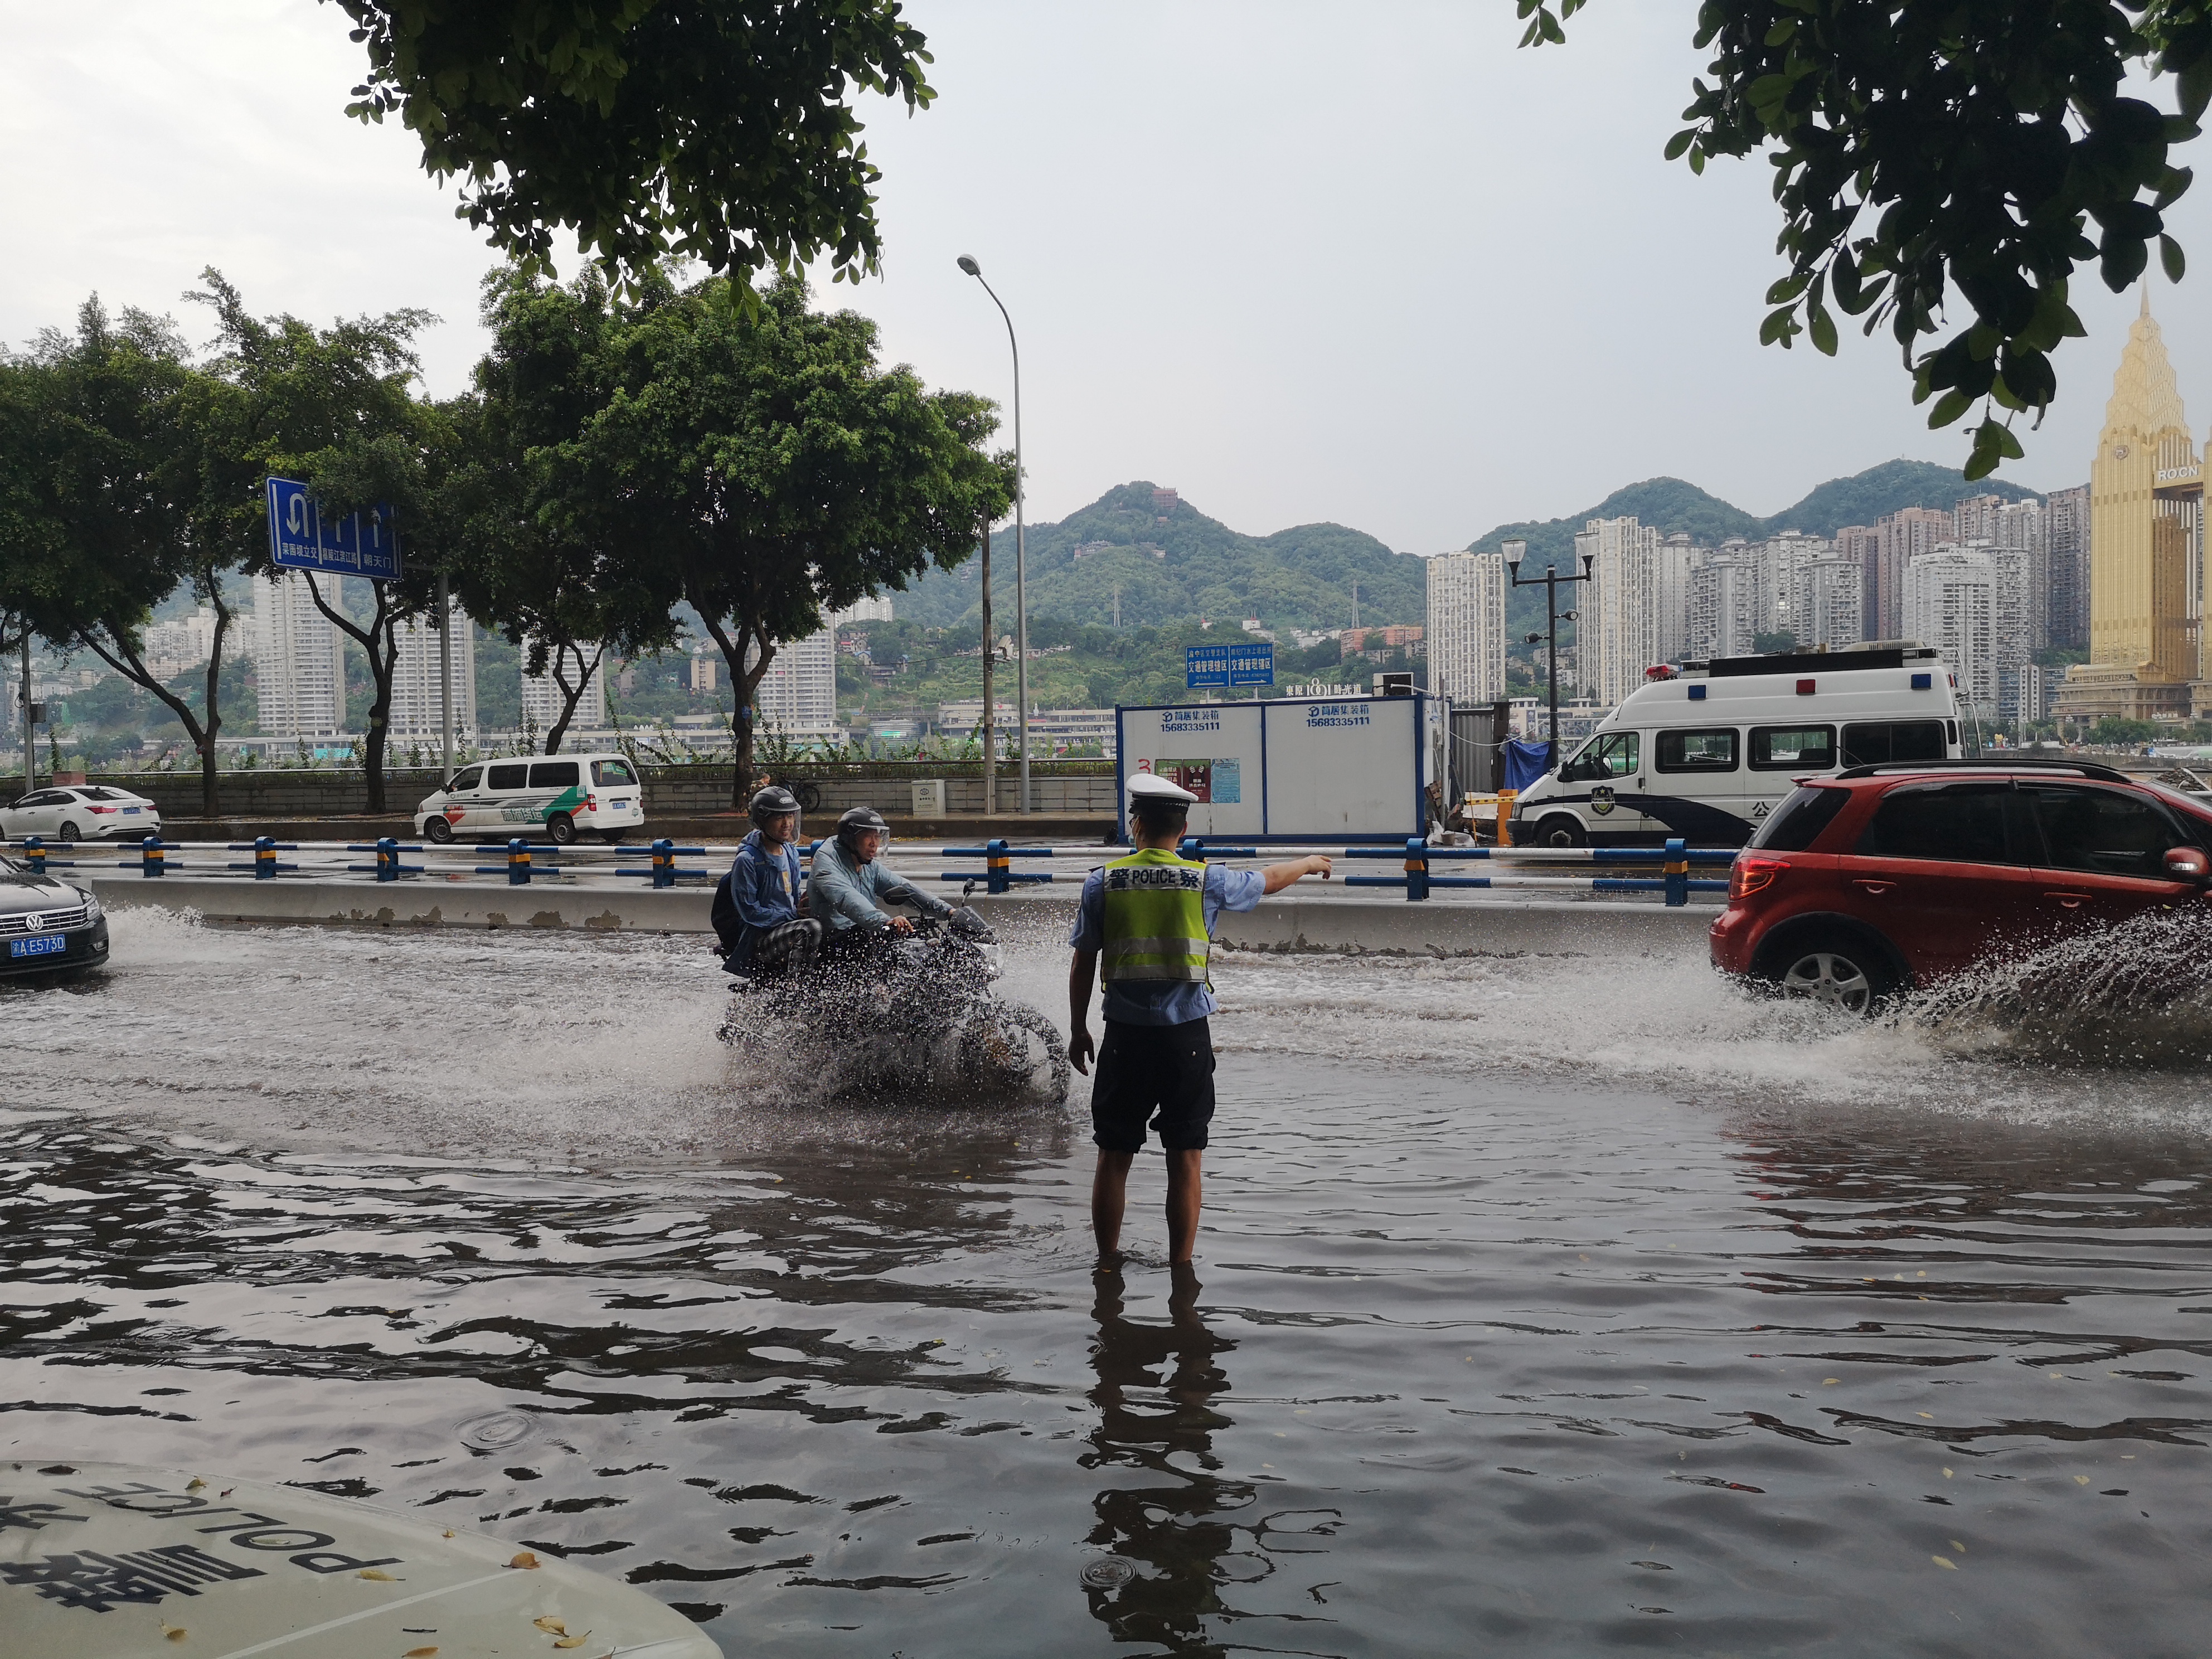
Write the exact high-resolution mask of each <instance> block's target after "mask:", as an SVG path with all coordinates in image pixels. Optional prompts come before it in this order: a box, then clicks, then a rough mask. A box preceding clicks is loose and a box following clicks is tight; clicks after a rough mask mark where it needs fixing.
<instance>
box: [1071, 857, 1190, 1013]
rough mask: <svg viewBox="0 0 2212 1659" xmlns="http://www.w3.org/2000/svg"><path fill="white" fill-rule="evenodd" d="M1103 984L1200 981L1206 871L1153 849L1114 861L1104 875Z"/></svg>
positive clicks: (1101, 972)
mask: <svg viewBox="0 0 2212 1659" xmlns="http://www.w3.org/2000/svg"><path fill="white" fill-rule="evenodd" d="M1104 883H1105V899H1106V942H1105V943H1104V945H1102V946H1100V948H1099V952H1098V955H1099V973H1100V975H1101V976H1102V977H1103V978H1104V979H1107V980H1109V981H1113V980H1130V979H1165V980H1195V981H1204V980H1205V978H1206V957H1207V955H1208V953H1209V952H1210V951H1212V940H1210V939H1207V937H1206V866H1204V865H1203V864H1194V863H1193V862H1191V861H1190V860H1188V859H1182V858H1177V857H1176V855H1175V854H1173V853H1170V852H1165V851H1163V850H1161V849H1160V848H1150V847H1148V848H1144V849H1143V850H1141V851H1139V852H1135V853H1132V854H1130V855H1129V856H1128V857H1127V858H1125V859H1115V860H1114V861H1113V862H1112V863H1111V864H1109V865H1108V866H1106V869H1105V873H1104Z"/></svg>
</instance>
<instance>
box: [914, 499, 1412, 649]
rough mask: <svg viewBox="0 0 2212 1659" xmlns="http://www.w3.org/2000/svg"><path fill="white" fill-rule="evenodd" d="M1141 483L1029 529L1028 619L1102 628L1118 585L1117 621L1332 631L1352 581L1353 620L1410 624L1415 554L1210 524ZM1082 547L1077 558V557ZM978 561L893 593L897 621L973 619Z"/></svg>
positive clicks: (1315, 533)
mask: <svg viewBox="0 0 2212 1659" xmlns="http://www.w3.org/2000/svg"><path fill="white" fill-rule="evenodd" d="M1152 488H1153V487H1152V485H1151V484H1150V483H1143V482H1139V483H1127V484H1123V485H1121V486H1120V487H1119V488H1118V489H1109V490H1108V491H1107V492H1106V493H1105V494H1104V495H1101V496H1100V497H1099V498H1098V499H1097V501H1093V502H1092V503H1091V505H1090V506H1089V507H1084V508H1083V509H1081V510H1080V511H1079V512H1076V513H1070V514H1068V516H1067V517H1066V518H1065V519H1062V520H1060V522H1059V523H1057V524H1033V525H1031V526H1030V527H1029V589H1030V592H1029V600H1030V615H1031V616H1032V617H1039V616H1052V617H1065V618H1066V620H1068V621H1070V622H1073V623H1098V624H1102V625H1105V624H1110V623H1112V622H1113V620H1114V590H1115V587H1116V586H1119V587H1120V588H1121V625H1122V626H1123V627H1125V628H1134V627H1139V626H1142V625H1145V624H1153V625H1157V624H1158V623H1167V622H1174V621H1176V620H1179V619H1181V618H1184V617H1208V618H1211V619H1213V620H1217V621H1219V620H1225V621H1227V622H1229V623H1231V624H1232V625H1233V624H1234V623H1237V622H1238V621H1240V620H1242V619H1243V618H1244V617H1260V618H1261V619H1262V620H1263V621H1265V622H1266V623H1267V625H1268V626H1269V627H1270V628H1342V627H1344V626H1346V624H1348V623H1350V622H1351V621H1352V584H1353V583H1355V582H1357V583H1358V586H1359V620H1360V621H1361V622H1363V623H1418V622H1419V621H1420V620H1421V618H1422V616H1423V614H1424V612H1425V610H1426V607H1427V603H1428V600H1427V588H1426V581H1427V577H1426V575H1425V568H1424V566H1423V564H1422V562H1421V561H1420V560H1419V559H1417V558H1415V557H1413V556H1412V555H1411V554H1406V553H1393V552H1392V551H1391V550H1389V548H1387V547H1385V546H1384V545H1383V544H1382V543H1381V542H1378V541H1376V539H1375V538H1374V537H1372V536H1369V535H1364V534H1362V533H1361V532H1358V531H1357V530H1347V529H1346V528H1345V527H1344V526H1342V525H1339V524H1307V525H1299V526H1295V527H1294V528H1292V529H1289V530H1279V531H1277V532H1275V533H1274V534H1273V535H1272V536H1248V535H1245V534H1243V532H1239V531H1235V530H1231V528H1230V527H1229V526H1227V525H1225V524H1223V523H1222V522H1221V521H1220V520H1218V519H1209V518H1207V517H1206V514H1205V513H1201V512H1200V511H1199V510H1198V509H1197V508H1196V507H1193V506H1192V505H1191V504H1190V503H1189V502H1188V501H1174V502H1170V503H1168V504H1166V505H1164V506H1156V505H1155V503H1154V501H1153V499H1152ZM1079 548H1081V549H1083V550H1084V551H1083V556H1082V557H1081V558H1078V557H1077V556H1076V550H1078V549H1079ZM979 570H980V565H979V563H978V562H977V561H976V560H975V559H973V558H970V559H969V561H968V562H966V563H964V564H963V565H962V566H961V567H960V568H958V569H957V570H955V571H952V572H950V573H949V574H948V573H946V572H944V571H937V570H933V571H931V572H930V573H929V574H927V576H925V577H924V578H923V579H922V580H921V581H920V582H918V583H917V584H915V587H914V588H913V589H912V590H911V591H910V592H905V593H900V594H896V595H894V596H893V601H892V602H893V605H894V606H895V608H896V611H897V613H898V615H899V616H901V617H906V618H908V619H910V620H912V621H915V622H918V623H922V624H924V625H925V626H928V627H937V628H942V627H948V626H950V625H951V624H953V623H962V622H970V623H972V622H975V621H976V620H977V618H976V617H975V611H976V609H977V599H978V595H979V593H980V592H981V582H980V578H979V574H978V573H979ZM991 599H992V604H993V606H994V611H996V617H994V621H995V620H997V619H998V618H1000V617H1003V618H1004V619H1005V627H1006V631H1008V632H1011V631H1012V623H1013V614H1014V532H1013V531H1012V528H1011V527H1009V528H1007V529H1004V530H1001V531H1000V532H999V533H998V536H997V538H996V539H995V540H994V542H993V543H992V549H991Z"/></svg>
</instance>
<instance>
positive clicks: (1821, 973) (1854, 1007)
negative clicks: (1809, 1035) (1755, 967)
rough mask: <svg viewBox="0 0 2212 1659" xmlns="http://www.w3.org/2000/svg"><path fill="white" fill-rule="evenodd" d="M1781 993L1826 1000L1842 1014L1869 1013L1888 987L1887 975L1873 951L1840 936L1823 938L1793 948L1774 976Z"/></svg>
mask: <svg viewBox="0 0 2212 1659" xmlns="http://www.w3.org/2000/svg"><path fill="white" fill-rule="evenodd" d="M1775 983H1776V984H1777V985H1778V986H1780V987H1781V988H1782V994H1783V995H1784V996H1790V997H1802V998H1804V999H1805V1000H1808V1001H1811V1002H1825V1003H1827V1004H1829V1005H1830V1006H1833V1007H1838V1008H1841V1009H1842V1010H1843V1011H1844V1012H1845V1013H1850V1014H1863V1013H1868V1012H1871V1011H1872V1010H1873V1008H1874V1006H1875V1004H1876V1003H1877V1002H1879V1001H1881V998H1882V995H1883V994H1884V993H1886V992H1887V990H1888V989H1889V975H1887V973H1885V972H1884V971H1883V970H1882V968H1881V963H1880V962H1879V961H1878V960H1877V959H1876V958H1875V955H1874V953H1873V952H1872V951H1869V950H1867V949H1866V948H1865V947H1864V946H1863V945H1858V944H1856V943H1852V942H1850V941H1846V940H1843V939H1822V940H1820V941H1819V942H1817V943H1816V944H1815V945H1813V946H1812V947H1811V948H1809V949H1805V948H1801V949H1799V950H1796V951H1791V952H1790V955H1789V957H1787V958H1786V965H1784V967H1783V968H1782V970H1781V971H1780V972H1779V973H1778V974H1777V975H1775Z"/></svg>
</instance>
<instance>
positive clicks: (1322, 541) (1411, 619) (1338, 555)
mask: <svg viewBox="0 0 2212 1659" xmlns="http://www.w3.org/2000/svg"><path fill="white" fill-rule="evenodd" d="M1152 489H1153V487H1152V485H1151V484H1150V483H1144V482H1142V481H1139V482H1138V483H1127V484H1122V485H1121V486H1120V487H1118V488H1116V489H1109V490H1108V491H1107V492H1106V493H1105V494H1104V495H1101V496H1100V497H1099V498H1098V499H1097V501H1093V502H1092V503H1091V505H1090V506H1089V507H1084V508H1082V509H1081V510H1080V511H1079V512H1075V513H1070V514H1069V515H1068V516H1067V517H1066V518H1065V519H1062V520H1060V522H1059V523H1057V524H1033V525H1031V526H1030V528H1029V567H1030V570H1029V581H1030V616H1032V617H1062V618H1064V619H1066V621H1069V622H1073V623H1097V624H1100V625H1102V626H1103V625H1109V624H1111V623H1112V622H1113V620H1114V590H1115V587H1116V586H1119V587H1120V589H1121V625H1122V626H1123V627H1125V628H1136V627H1142V626H1146V625H1154V626H1157V625H1158V624H1160V623H1170V622H1177V621H1182V620H1185V619H1188V618H1195V617H1207V618H1210V619H1212V620H1214V621H1226V622H1230V623H1236V622H1238V621H1240V620H1242V619H1243V618H1244V617H1259V618H1260V619H1261V621H1263V622H1264V623H1267V626H1268V627H1270V628H1277V629H1280V628H1342V627H1344V626H1346V624H1348V623H1350V622H1351V621H1352V585H1353V584H1354V583H1355V582H1356V583H1358V588H1359V620H1360V621H1361V622H1363V623H1418V622H1420V621H1421V620H1422V619H1423V617H1424V615H1425V611H1426V609H1427V592H1426V577H1425V571H1424V567H1423V562H1422V561H1421V560H1419V559H1418V558H1416V557H1414V556H1413V555H1411V554H1407V553H1394V552H1392V551H1391V550H1389V548H1388V547H1385V546H1384V545H1383V544H1382V543H1381V542H1378V541H1376V539H1375V538H1374V537H1372V536H1370V535H1366V534H1364V532H1360V531H1357V530H1351V529H1347V528H1346V527H1345V526H1343V525H1340V524H1307V525H1299V526H1295V527H1294V528H1292V529H1289V530H1279V531H1277V532H1275V533H1274V534H1273V535H1272V536H1249V535H1246V534H1244V533H1243V532H1241V531H1236V530H1231V528H1230V527H1229V526H1227V525H1225V524H1223V523H1222V522H1221V521H1220V520H1218V519H1209V518H1207V517H1206V514H1205V513H1201V512H1200V511H1199V510H1198V509H1197V508H1196V507H1193V506H1192V505H1191V504H1190V503H1189V502H1188V501H1172V502H1169V503H1167V504H1166V505H1165V506H1164V507H1162V506H1160V505H1158V504H1156V503H1155V502H1154V501H1153V499H1152ZM2033 493H2034V492H2033V491H2032V490H2027V489H2021V487H2020V486H2019V485H2018V484H2015V483H2006V482H2005V481H2004V480H2002V479H1998V478H1989V479H1984V480H1982V481H1980V482H1978V483H1967V482H1966V479H1965V478H1964V477H1962V476H1961V475H1960V473H1959V472H1958V471H1956V470H1955V469H1954V468H1951V467H1946V466H1936V465H1932V464H1931V463H1929V462H1927V461H1904V460H1899V461H1885V462H1883V463H1882V464H1881V465H1880V466H1875V467H1869V468H1868V469H1867V470H1866V471H1863V472H1861V473H1858V474H1857V475H1855V476H1854V477H1848V478H1831V479H1830V480H1829V481H1828V482H1827V483H1824V484H1822V485H1820V487H1819V488H1817V489H1814V490H1813V491H1812V492H1811V493H1810V494H1809V495H1807V496H1806V497H1805V498H1804V499H1803V500H1802V501H1799V502H1797V503H1796V505H1795V506H1792V507H1786V508H1784V510H1783V511H1782V512H1779V513H1776V514H1774V515H1773V516H1772V517H1771V518H1766V519H1759V518H1754V517H1753V516H1752V515H1751V514H1750V513H1746V512H1745V511H1744V510H1743V509H1742V508H1741V507H1735V506H1732V505H1731V504H1729V502H1727V501H1722V500H1721V499H1720V498H1719V497H1718V496H1717V495H1707V494H1706V493H1705V491H1704V490H1702V489H1699V488H1698V487H1697V486H1696V485H1695V484H1692V483H1684V482H1683V481H1682V480H1681V479H1680V478H1647V479H1645V480H1644V482H1643V483H1632V484H1630V485H1628V486H1627V487H1626V488H1625V489H1616V490H1614V491H1613V494H1612V495H1608V496H1607V497H1606V498H1605V499H1604V500H1603V501H1600V502H1599V503H1598V504H1597V505H1596V506H1595V507H1590V508H1589V509H1587V510H1586V511H1584V512H1581V513H1571V514H1569V515H1568V516H1567V517H1565V518H1563V519H1546V520H1530V521H1528V522H1525V523H1522V524H1504V525H1500V526H1498V527H1497V528H1496V529H1495V530H1492V532H1490V533H1489V534H1487V535H1486V536H1483V537H1481V538H1479V539H1477V540H1476V541H1474V542H1473V543H1472V544H1470V546H1471V547H1473V548H1474V549H1475V550H1482V551H1489V550H1494V549H1496V548H1497V546H1498V544H1499V543H1500V542H1502V541H1504V540H1505V539H1506V538H1509V537H1514V536H1518V537H1521V538H1523V539H1525V540H1526V541H1527V542H1528V568H1529V569H1530V570H1532V571H1541V569H1542V568H1544V564H1545V562H1546V561H1547V560H1553V561H1556V562H1558V563H1559V567H1560V568H1562V569H1565V568H1567V566H1568V565H1569V564H1570V563H1571V561H1572V559H1573V557H1574V543H1575V532H1577V531H1578V530H1580V529H1581V528H1582V527H1583V525H1585V524H1586V523H1588V522H1589V520H1592V519H1617V518H1621V517H1625V516H1633V517H1635V518H1637V519H1638V520H1642V521H1643V522H1644V523H1645V524H1648V525H1653V526H1656V527H1657V528H1658V530H1659V531H1660V532H1661V533H1662V535H1668V536H1671V535H1674V533H1675V532H1678V531H1680V532H1684V533H1686V534H1687V535H1688V536H1689V537H1690V538H1692V540H1694V541H1697V542H1699V543H1701V544H1704V545H1705V546H1708V547H1713V546H1717V545H1719V544H1721V543H1722V542H1724V541H1726V540H1727V539H1728V538H1729V537H1731V536H1741V537H1744V538H1747V539H1749V540H1753V541H1756V540H1759V539H1760V538H1764V537H1766V536H1770V535H1772V534H1773V533H1774V532H1777V531H1779V530H1802V531H1803V532H1806V533H1807V534H1808V535H1813V536H1832V535H1834V534H1835V533H1836V532H1837V531H1838V529H1839V528H1841V527H1842V526H1844V525H1848V524H1872V523H1873V522H1874V521H1875V520H1876V519H1879V518H1881V516H1882V515H1883V514H1884V513H1894V512H1896V511H1897V510H1898V509H1899V508H1900V507H1950V506H1953V505H1954V504H1956V503H1957V502H1959V501H1964V500H1965V499H1966V497H1968V496H1969V495H1984V494H1987V495H2003V496H2006V497H2008V498H2009V499H2014V500H2017V499H2018V498H2020V497H2021V496H2024V495H2033ZM1078 549H1081V550H1083V556H1082V557H1080V558H1078V557H1077V556H1076V553H1077V550H1078ZM991 577H992V594H993V599H994V602H995V604H996V605H997V606H998V608H999V611H1000V615H1001V616H1002V617H1005V619H1006V629H1007V631H1009V632H1011V631H1012V619H1013V602H1014V533H1013V532H1012V529H1011V528H1009V529H1006V530H1002V531H1000V532H999V535H998V538H997V540H996V541H995V542H994V544H993V550H992V568H991ZM980 590H981V581H980V566H979V564H978V562H977V561H976V560H975V559H973V558H970V559H969V560H968V562H966V563H964V564H963V565H962V566H961V567H960V568H958V569H957V570H954V571H951V572H950V573H947V572H945V571H936V570H933V571H932V572H930V573H929V574H928V575H927V576H926V577H924V578H923V579H922V580H921V581H920V582H919V583H917V584H916V585H915V587H914V589H913V590H912V591H911V592H905V593H900V594H897V595H896V596H895V597H894V600H893V603H894V605H895V606H896V610H897V612H898V614H899V615H900V616H901V617H905V618H907V619H908V620H909V621H913V622H917V623H922V624H923V625H924V626H927V627H933V628H944V627H949V626H951V625H952V624H954V623H963V624H973V623H975V622H976V621H977V617H976V616H975V611H976V599H977V595H978V593H979V592H980ZM1516 600H1517V603H1516V605H1515V607H1514V611H1513V625H1514V626H1515V627H1516V629H1517V628H1520V627H1522V626H1523V625H1524V622H1523V617H1524V613H1526V612H1527V611H1528V605H1530V604H1532V603H1534V604H1535V605H1536V609H1537V611H1541V609H1542V606H1541V602H1539V601H1534V600H1532V599H1529V598H1528V590H1526V589H1523V590H1522V591H1521V592H1520V593H1519V594H1517V595H1516Z"/></svg>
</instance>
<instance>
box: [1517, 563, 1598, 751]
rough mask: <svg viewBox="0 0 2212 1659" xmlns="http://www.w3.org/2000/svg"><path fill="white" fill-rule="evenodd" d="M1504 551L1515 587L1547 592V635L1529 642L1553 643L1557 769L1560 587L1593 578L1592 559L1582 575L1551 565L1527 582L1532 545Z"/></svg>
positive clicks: (1571, 614)
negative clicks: (1524, 567) (1524, 574)
mask: <svg viewBox="0 0 2212 1659" xmlns="http://www.w3.org/2000/svg"><path fill="white" fill-rule="evenodd" d="M1504 550H1505V570H1506V574H1508V575H1509V576H1510V577H1511V578H1512V579H1513V586H1516V587H1541V588H1542V589H1543V590H1544V632H1543V633H1541V634H1531V635H1528V643H1529V644H1530V645H1534V644H1535V643H1536V641H1538V640H1540V639H1541V640H1548V641H1550V644H1549V647H1548V648H1549V651H1550V653H1551V655H1550V659H1549V660H1550V665H1549V666H1548V667H1547V670H1546V671H1545V678H1547V680H1548V681H1549V682H1550V689H1551V693H1552V764H1553V766H1555V767H1556V766H1557V765H1559V587H1560V585H1561V584H1562V583H1565V585H1567V586H1573V585H1574V584H1575V583H1577V582H1586V581H1588V580H1589V579H1590V556H1589V554H1587V553H1585V554H1583V556H1582V565H1583V568H1582V572H1581V574H1578V575H1573V576H1562V575H1561V574H1559V568H1558V567H1557V566H1555V565H1549V564H1547V565H1546V566H1545V567H1544V574H1542V575H1541V576H1531V577H1529V578H1528V580H1526V581H1523V580H1522V579H1521V561H1522V559H1524V558H1526V557H1527V556H1528V543H1526V542H1522V541H1512V542H1507V543H1506V544H1504ZM1567 620H1568V621H1569V622H1573V621H1575V620H1576V615H1575V613H1574V612H1573V611H1568V612H1567Z"/></svg>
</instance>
